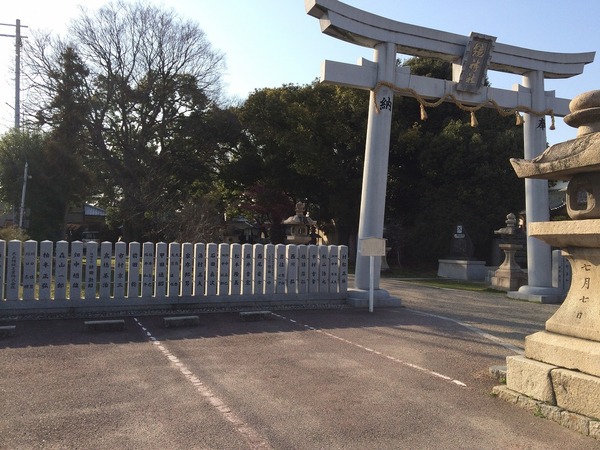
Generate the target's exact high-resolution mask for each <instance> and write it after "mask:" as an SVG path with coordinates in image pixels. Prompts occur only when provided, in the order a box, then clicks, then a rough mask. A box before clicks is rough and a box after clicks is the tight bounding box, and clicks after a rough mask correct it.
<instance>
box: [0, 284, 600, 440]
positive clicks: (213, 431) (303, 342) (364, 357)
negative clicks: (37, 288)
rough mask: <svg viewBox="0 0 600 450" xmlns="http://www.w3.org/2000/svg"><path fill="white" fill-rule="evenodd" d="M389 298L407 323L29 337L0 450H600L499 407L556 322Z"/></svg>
mask: <svg viewBox="0 0 600 450" xmlns="http://www.w3.org/2000/svg"><path fill="white" fill-rule="evenodd" d="M382 285H383V287H386V288H387V289H388V290H390V291H391V292H392V293H393V294H394V295H398V296H399V297H401V298H402V301H403V306H402V307H401V308H385V309H384V308H381V309H376V310H375V311H374V312H373V313H369V312H368V311H367V310H366V309H330V310H294V311H273V312H274V314H273V315H272V316H270V318H269V319H268V320H257V321H242V320H240V317H239V314H238V313H212V314H204V315H200V323H199V324H198V325H196V326H187V327H180V328H165V327H164V326H163V316H139V317H129V318H126V319H125V329H124V330H121V331H117V330H112V331H84V324H83V322H84V321H83V320H82V319H77V320H75V319H69V320H56V319H55V320H44V321H20V322H16V325H17V328H16V332H15V335H14V336H10V337H4V338H1V339H0V361H1V363H0V367H1V370H2V376H1V378H0V411H1V412H2V414H1V415H0V448H2V449H33V448H47V449H59V448H60V449H75V448H81V449H138V448H139V449H142V448H143V449H167V448H168V449H366V448H368V449H483V448H502V449H521V448H522V449H552V448H560V449H590V448H600V442H598V441H596V440H595V439H593V438H590V437H585V436H582V435H580V434H578V433H576V432H574V431H571V430H569V429H566V428H563V427H561V426H560V425H558V424H556V423H554V422H550V421H547V420H544V419H541V418H538V417H536V416H534V415H533V414H532V413H531V412H528V411H526V410H523V409H520V408H518V407H516V406H514V405H511V404H509V403H507V402H504V401H502V400H500V399H497V398H495V397H493V396H492V395H490V392H491V389H492V387H493V386H494V385H496V384H498V382H497V381H496V380H495V379H494V378H493V377H491V376H490V374H489V367H490V366H493V365H498V364H503V362H504V359H505V357H506V356H508V355H512V354H515V353H517V352H518V351H520V348H522V345H523V339H524V337H525V336H526V335H527V334H530V333H532V332H534V331H537V330H539V329H542V328H543V323H544V321H545V320H546V319H547V318H548V317H550V315H551V314H552V313H553V312H554V311H555V310H556V306H554V305H539V304H529V303H524V302H518V301H514V300H509V299H507V298H506V297H505V296H504V295H502V294H493V293H470V292H464V291H450V290H440V289H433V288H427V287H422V286H415V285H413V284H409V283H405V282H399V281H395V280H382Z"/></svg>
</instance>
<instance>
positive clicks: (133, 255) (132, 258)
mask: <svg viewBox="0 0 600 450" xmlns="http://www.w3.org/2000/svg"><path fill="white" fill-rule="evenodd" d="M140 247H141V246H140V243H139V242H130V243H129V262H128V263H127V269H128V270H127V275H128V276H127V298H138V297H139V296H140V261H141V260H142V258H141V253H140Z"/></svg>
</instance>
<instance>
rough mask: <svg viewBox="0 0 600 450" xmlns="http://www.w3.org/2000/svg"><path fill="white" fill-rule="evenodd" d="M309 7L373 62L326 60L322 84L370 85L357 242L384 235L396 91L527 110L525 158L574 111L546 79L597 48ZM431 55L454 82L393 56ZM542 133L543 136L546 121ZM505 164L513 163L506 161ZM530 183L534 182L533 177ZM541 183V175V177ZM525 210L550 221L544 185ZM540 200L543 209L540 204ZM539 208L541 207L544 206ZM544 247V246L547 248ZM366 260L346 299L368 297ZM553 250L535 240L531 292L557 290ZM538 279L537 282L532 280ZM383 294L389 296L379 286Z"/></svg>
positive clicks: (565, 74)
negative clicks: (515, 41) (567, 49)
mask: <svg viewBox="0 0 600 450" xmlns="http://www.w3.org/2000/svg"><path fill="white" fill-rule="evenodd" d="M305 8H306V12H307V13H308V14H309V15H311V16H313V17H315V18H317V19H319V22H320V25H321V31H322V32H323V33H325V34H328V35H330V36H332V37H335V38H338V39H341V40H344V41H347V42H349V43H352V44H356V45H360V46H363V47H368V48H372V49H373V50H374V62H371V61H367V60H365V59H361V60H359V64H358V65H352V64H346V63H340V62H334V61H328V60H326V61H324V62H323V64H322V67H321V81H322V82H325V83H331V84H337V85H342V86H348V87H352V88H357V89H365V90H369V91H370V92H371V95H370V100H369V119H368V125H367V139H366V146H365V165H364V172H363V187H362V195H361V206H360V219H359V229H358V239H359V241H360V240H361V239H365V238H367V237H377V238H382V237H383V223H384V212H385V194H386V184H387V170H388V154H389V146H390V129H391V120H392V107H393V98H394V95H404V96H409V97H419V98H420V101H422V100H425V101H427V100H432V99H442V98H444V99H445V101H453V102H455V103H460V104H461V105H463V106H467V107H474V106H479V105H481V106H485V107H496V108H501V109H503V110H513V109H515V110H518V111H520V112H522V113H525V121H526V123H527V121H534V120H535V124H530V125H532V126H528V127H526V128H525V130H524V133H525V139H524V145H525V151H524V153H525V157H526V158H527V159H530V158H533V157H535V156H537V155H539V154H541V153H542V152H543V150H544V149H545V148H543V147H545V143H544V146H540V145H539V142H540V139H542V133H540V129H539V128H538V126H540V127H541V126H542V125H540V124H543V123H544V122H540V121H539V119H543V118H544V117H545V116H546V115H552V117H555V116H557V117H564V116H565V115H567V114H569V101H570V99H564V98H557V97H555V95H554V91H544V79H545V78H570V77H573V76H576V75H579V74H581V73H582V72H583V69H584V66H585V65H586V64H589V63H591V62H592V61H593V60H594V56H595V52H587V53H553V52H545V51H537V50H530V49H526V48H522V47H515V46H512V45H506V44H501V43H497V42H496V38H495V37H493V36H487V35H483V34H479V33H472V34H471V35H470V36H462V35H458V34H454V33H448V32H444V31H439V30H433V29H429V28H424V27H420V26H415V25H410V24H406V23H402V22H397V21H394V20H390V19H387V18H384V17H380V16H377V15H374V14H370V13H368V12H366V11H363V10H360V9H358V8H354V7H352V6H349V5H346V4H345V3H342V2H339V1H337V0H305ZM397 54H402V55H410V56H420V57H430V58H437V59H442V60H445V61H449V62H451V63H452V64H453V80H452V81H449V80H441V79H435V78H429V77H422V76H417V75H412V74H411V73H410V69H409V68H407V67H396V55H397ZM488 69H489V70H496V71H500V72H506V73H513V74H518V75H522V76H523V80H524V81H523V82H524V86H519V85H517V86H515V87H513V90H506V89H496V88H492V87H486V86H483V80H484V79H485V76H486V73H487V70H488ZM541 131H542V132H543V134H544V139H545V126H544V127H542V129H541ZM507 164H508V161H507ZM530 181H531V180H530ZM536 181H538V180H536ZM525 190H526V197H527V198H528V201H527V202H526V208H527V215H528V216H531V217H533V218H534V219H535V220H545V219H544V218H543V212H542V211H540V209H541V208H543V205H545V204H547V203H548V200H547V196H548V192H547V190H544V189H542V188H541V183H537V184H536V185H535V186H534V185H533V183H531V182H526V184H525ZM535 205H538V206H535ZM539 205H542V206H541V207H540V206H539ZM546 247H547V248H546ZM368 258H369V257H367V256H364V255H360V253H359V255H358V256H357V261H356V274H355V288H356V289H355V291H352V292H350V293H349V294H350V295H349V297H350V298H352V296H356V298H363V296H361V291H362V293H363V294H364V292H365V290H366V289H368V288H369V285H370V281H371V279H370V278H371V277H370V270H368V267H369V260H368ZM550 262H551V261H550V248H549V247H548V246H547V244H544V243H536V244H533V245H531V246H530V247H528V263H529V271H530V281H529V283H530V285H529V286H526V287H523V288H522V289H523V291H524V292H526V293H527V294H532V295H536V294H538V293H540V292H541V293H547V292H548V290H549V289H550V290H551V289H552V285H551V265H550ZM380 265H381V259H380V258H378V259H377V260H376V261H375V267H374V272H375V279H374V280H373V282H374V286H375V289H379V278H380V274H379V272H380ZM534 283H535V284H534ZM379 294H380V295H378V298H383V297H385V291H383V290H380V293H379Z"/></svg>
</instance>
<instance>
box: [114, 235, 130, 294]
mask: <svg viewBox="0 0 600 450" xmlns="http://www.w3.org/2000/svg"><path fill="white" fill-rule="evenodd" d="M114 273H115V276H114V281H113V286H114V287H113V298H115V299H119V300H123V299H124V298H125V288H126V286H127V244H126V243H125V242H117V243H115V272H114Z"/></svg>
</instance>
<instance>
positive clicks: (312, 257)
mask: <svg viewBox="0 0 600 450" xmlns="http://www.w3.org/2000/svg"><path fill="white" fill-rule="evenodd" d="M308 292H310V293H314V292H319V247H318V246H316V245H309V246H308Z"/></svg>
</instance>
